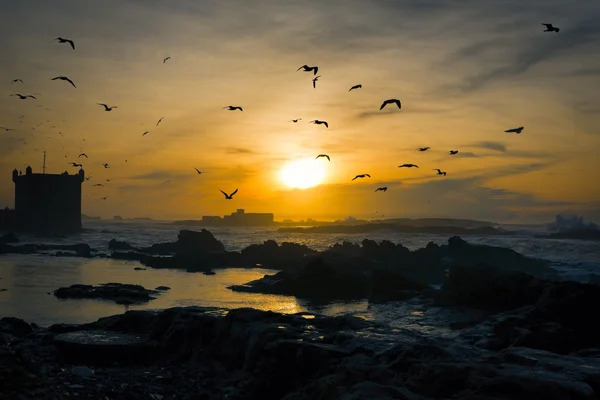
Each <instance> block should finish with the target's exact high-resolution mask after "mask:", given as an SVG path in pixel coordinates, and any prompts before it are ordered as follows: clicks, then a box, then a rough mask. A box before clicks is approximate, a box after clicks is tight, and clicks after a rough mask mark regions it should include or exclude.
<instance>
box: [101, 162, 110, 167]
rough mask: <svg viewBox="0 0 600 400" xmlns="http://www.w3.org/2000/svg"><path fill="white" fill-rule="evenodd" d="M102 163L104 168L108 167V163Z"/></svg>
mask: <svg viewBox="0 0 600 400" xmlns="http://www.w3.org/2000/svg"><path fill="white" fill-rule="evenodd" d="M102 165H103V166H104V168H110V165H108V163H104V164H102Z"/></svg>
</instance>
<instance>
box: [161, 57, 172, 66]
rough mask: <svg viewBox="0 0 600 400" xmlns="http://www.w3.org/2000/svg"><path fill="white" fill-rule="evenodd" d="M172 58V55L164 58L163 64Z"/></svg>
mask: <svg viewBox="0 0 600 400" xmlns="http://www.w3.org/2000/svg"><path fill="white" fill-rule="evenodd" d="M170 59H171V57H167V58H165V59H164V60H163V64H164V63H166V62H167V60H170Z"/></svg>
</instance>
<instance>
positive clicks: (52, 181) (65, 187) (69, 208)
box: [12, 154, 85, 233]
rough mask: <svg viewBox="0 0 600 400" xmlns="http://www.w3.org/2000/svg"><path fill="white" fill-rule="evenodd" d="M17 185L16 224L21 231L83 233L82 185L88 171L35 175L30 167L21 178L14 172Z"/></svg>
mask: <svg viewBox="0 0 600 400" xmlns="http://www.w3.org/2000/svg"><path fill="white" fill-rule="evenodd" d="M12 180H13V182H14V183H15V225H16V230H18V231H21V232H49V233H56V232H60V233H70V232H76V231H79V230H81V228H82V227H81V183H82V182H83V181H84V180H85V172H84V171H83V169H80V170H79V172H78V173H77V174H74V175H69V173H68V172H67V171H65V172H63V173H62V174H60V175H59V174H46V155H45V154H44V167H43V173H41V174H39V173H37V174H34V173H33V170H32V169H31V167H30V166H28V167H27V169H26V170H25V174H24V175H20V174H19V171H17V170H16V169H15V170H14V171H13V172H12Z"/></svg>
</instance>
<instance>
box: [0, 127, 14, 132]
mask: <svg viewBox="0 0 600 400" xmlns="http://www.w3.org/2000/svg"><path fill="white" fill-rule="evenodd" d="M0 129H4V130H5V131H6V132H8V131H14V129H13V128H5V127H3V126H0Z"/></svg>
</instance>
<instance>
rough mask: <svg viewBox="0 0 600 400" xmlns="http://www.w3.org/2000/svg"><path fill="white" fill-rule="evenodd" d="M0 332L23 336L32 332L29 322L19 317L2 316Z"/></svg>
mask: <svg viewBox="0 0 600 400" xmlns="http://www.w3.org/2000/svg"><path fill="white" fill-rule="evenodd" d="M0 332H1V333H7V334H9V335H11V336H14V337H18V338H21V337H24V336H27V335H29V334H30V333H33V328H32V327H31V325H30V324H28V323H27V322H25V321H23V320H22V319H19V318H14V317H3V318H2V319H0Z"/></svg>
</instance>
